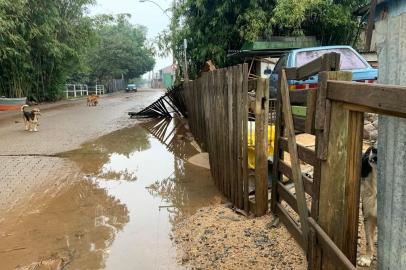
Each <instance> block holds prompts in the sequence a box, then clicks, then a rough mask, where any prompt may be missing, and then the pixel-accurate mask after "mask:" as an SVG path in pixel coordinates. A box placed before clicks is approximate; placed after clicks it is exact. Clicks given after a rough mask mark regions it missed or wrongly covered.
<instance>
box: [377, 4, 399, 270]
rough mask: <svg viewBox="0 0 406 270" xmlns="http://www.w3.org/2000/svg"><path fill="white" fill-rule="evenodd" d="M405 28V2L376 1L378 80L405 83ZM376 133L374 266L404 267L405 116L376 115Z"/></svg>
mask: <svg viewBox="0 0 406 270" xmlns="http://www.w3.org/2000/svg"><path fill="white" fill-rule="evenodd" d="M405 29H406V1H400V0H392V1H378V5H377V7H376V12H375V30H376V46H377V51H378V61H379V77H378V82H379V83H382V84H392V85H406V30H405ZM405 95H406V92H405ZM383 102H384V101H383ZM405 106H406V104H405ZM378 134H379V135H378V231H379V233H378V269H406V244H405V243H406V119H401V118H397V117H389V116H380V118H379V132H378Z"/></svg>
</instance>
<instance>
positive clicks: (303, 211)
mask: <svg viewBox="0 0 406 270" xmlns="http://www.w3.org/2000/svg"><path fill="white" fill-rule="evenodd" d="M281 80H282V84H281V86H282V87H281V94H282V102H283V104H284V106H283V117H284V120H285V131H286V133H287V134H286V135H287V138H288V148H289V154H290V162H291V165H292V166H291V168H292V174H293V175H292V176H293V177H292V180H293V182H294V183H295V190H296V198H297V202H298V208H299V216H300V223H301V230H302V232H303V239H304V243H305V250H307V243H308V236H309V226H308V223H307V217H308V211H307V206H306V197H305V191H304V187H303V181H302V171H301V169H300V163H299V157H298V153H297V145H296V137H295V130H294V125H293V118H292V110H291V107H290V99H289V88H288V84H287V80H286V74H285V72H284V71H283V70H282V78H281Z"/></svg>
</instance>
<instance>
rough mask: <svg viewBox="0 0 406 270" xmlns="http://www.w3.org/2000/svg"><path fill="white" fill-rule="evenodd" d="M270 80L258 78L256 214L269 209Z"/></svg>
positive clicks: (256, 105)
mask: <svg viewBox="0 0 406 270" xmlns="http://www.w3.org/2000/svg"><path fill="white" fill-rule="evenodd" d="M268 100H269V86H268V80H265V79H258V82H257V89H256V104H255V212H256V213H255V214H256V215H257V216H262V215H264V214H266V212H267V211H268V111H269V102H268Z"/></svg>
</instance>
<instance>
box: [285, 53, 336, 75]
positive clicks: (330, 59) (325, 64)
mask: <svg viewBox="0 0 406 270" xmlns="http://www.w3.org/2000/svg"><path fill="white" fill-rule="evenodd" d="M339 55H340V54H338V53H334V52H331V53H326V54H324V55H322V56H321V57H319V58H316V59H314V60H313V61H311V62H309V63H307V64H305V65H303V66H301V67H297V68H287V69H285V70H286V78H287V79H288V80H304V79H307V78H308V77H310V76H313V75H316V74H317V73H319V72H320V71H321V70H323V71H327V70H338V69H339V63H340V58H339ZM337 56H338V57H337ZM337 59H338V61H337Z"/></svg>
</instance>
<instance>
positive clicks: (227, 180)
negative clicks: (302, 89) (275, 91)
mask: <svg viewBox="0 0 406 270" xmlns="http://www.w3.org/2000/svg"><path fill="white" fill-rule="evenodd" d="M249 89H252V90H254V91H255V101H253V104H254V105H255V106H249V100H248V92H249ZM268 99H269V91H268V81H267V80H264V79H257V80H256V81H252V82H250V83H249V81H248V65H246V64H245V65H238V66H234V67H230V68H225V69H219V70H215V71H213V72H209V73H203V74H202V76H201V77H200V78H198V79H196V80H194V81H189V82H186V83H185V85H184V100H185V103H186V107H187V113H188V120H189V125H190V128H191V130H192V132H193V134H194V136H195V138H196V140H197V141H198V143H199V144H200V145H201V147H202V148H203V149H204V150H205V151H207V152H208V153H209V156H210V166H211V172H212V176H213V178H214V181H215V184H216V185H217V187H218V188H219V189H220V190H221V191H222V192H223V194H224V195H225V196H226V197H227V198H229V199H230V201H231V202H232V203H233V205H234V206H235V207H236V208H237V209H240V210H241V211H244V212H245V213H248V212H253V213H255V214H257V215H263V214H265V213H266V211H267V210H268V162H267V160H268V151H267V149H268V128H267V126H268V110H269V109H268V108H269V103H268ZM249 107H254V108H253V111H252V116H253V117H252V118H251V120H254V121H255V125H254V124H252V122H249ZM254 137H255V143H251V144H249V143H250V142H249V140H251V141H252V138H254ZM250 138H251V139H250ZM249 151H251V152H252V155H251V157H253V158H254V161H253V162H252V163H253V164H255V165H254V167H253V168H252V167H251V168H250V167H249V166H248V164H249V160H248V159H249ZM250 175H251V176H252V177H250Z"/></svg>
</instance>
